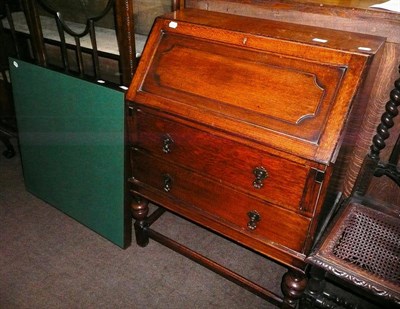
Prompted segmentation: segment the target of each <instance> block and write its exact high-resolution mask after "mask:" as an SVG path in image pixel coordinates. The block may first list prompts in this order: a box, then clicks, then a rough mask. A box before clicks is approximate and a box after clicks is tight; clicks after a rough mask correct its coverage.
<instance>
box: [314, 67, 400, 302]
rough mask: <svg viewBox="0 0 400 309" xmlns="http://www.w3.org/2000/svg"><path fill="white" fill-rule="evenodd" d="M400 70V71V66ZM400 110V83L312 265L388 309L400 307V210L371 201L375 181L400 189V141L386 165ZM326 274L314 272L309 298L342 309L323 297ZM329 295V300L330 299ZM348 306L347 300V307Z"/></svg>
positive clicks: (397, 206) (391, 94) (396, 83)
mask: <svg viewBox="0 0 400 309" xmlns="http://www.w3.org/2000/svg"><path fill="white" fill-rule="evenodd" d="M399 69H400V67H399ZM399 105H400V78H398V79H397V80H396V81H395V88H394V89H393V90H392V91H391V93H390V101H388V102H387V104H386V111H385V112H384V113H383V115H382V117H381V123H380V124H379V125H378V127H377V131H376V135H375V136H374V137H373V140H372V145H371V148H370V153H369V154H368V155H367V156H366V157H365V158H364V161H363V164H362V167H361V170H360V173H359V175H358V178H357V180H356V184H355V186H354V189H353V192H352V194H351V196H350V197H349V198H348V199H346V200H344V202H343V203H342V205H340V207H339V211H338V213H337V214H336V215H335V217H334V219H333V220H332V222H331V223H330V224H329V226H328V228H327V229H326V231H325V232H324V235H323V236H322V238H321V241H320V242H318V244H317V246H316V249H315V250H314V251H313V253H312V254H311V255H310V256H309V257H308V258H307V261H308V262H309V263H310V264H311V265H313V267H314V268H315V267H316V268H317V270H321V269H322V270H323V271H324V272H326V273H328V274H330V275H333V276H334V277H335V278H339V280H340V281H341V280H344V282H343V281H342V283H346V284H350V286H357V287H360V288H361V290H359V291H361V292H363V291H364V292H367V293H364V295H366V294H368V295H369V296H372V298H373V299H374V300H377V301H378V302H379V303H380V306H384V307H385V308H386V306H387V308H395V307H396V306H399V307H400V205H383V204H382V203H381V202H379V201H376V200H374V199H372V198H371V197H370V196H368V186H369V185H370V183H371V181H372V179H373V177H384V176H385V177H389V178H390V179H391V180H393V181H394V182H395V183H396V184H397V185H398V186H400V169H399V167H398V163H399V156H400V136H399V137H398V138H397V141H396V143H395V145H394V147H393V150H392V152H391V155H390V158H389V160H388V162H382V161H381V160H380V151H381V150H382V149H383V148H384V147H385V146H386V145H385V140H386V139H388V138H389V129H390V128H392V127H393V126H394V118H395V116H397V114H398V106H399ZM324 275H325V273H323V274H322V276H321V272H318V271H314V272H312V277H311V279H310V284H309V288H308V293H307V294H308V296H311V298H313V299H314V300H313V301H314V304H317V303H318V304H319V306H320V307H322V308H336V307H334V305H332V303H331V301H332V300H334V299H336V302H339V303H340V300H339V298H335V297H330V299H329V294H328V299H327V298H326V297H325V298H324V297H323V295H322V294H323V293H322V292H323V291H322V290H323V287H322V284H324ZM325 296H326V295H325ZM344 303H346V301H343V300H342V305H343V304H344Z"/></svg>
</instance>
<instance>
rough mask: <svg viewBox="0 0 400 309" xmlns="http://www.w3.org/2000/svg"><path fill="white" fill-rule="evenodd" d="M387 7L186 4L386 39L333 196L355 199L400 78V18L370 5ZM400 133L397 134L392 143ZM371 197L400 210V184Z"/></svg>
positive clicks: (310, 2)
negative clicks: (340, 194)
mask: <svg viewBox="0 0 400 309" xmlns="http://www.w3.org/2000/svg"><path fill="white" fill-rule="evenodd" d="M378 2H384V1H383V0H381V1H378V0H377V1H375V0H365V1H364V0H363V1H350V0H340V1H338V0H263V1H257V0H246V1H244V0H186V7H189V8H197V9H203V10H210V11H217V12H229V13H231V14H237V15H243V16H250V17H258V18H265V19H271V20H276V21H284V22H291V23H295V24H298V25H310V26H317V27H325V28H329V29H335V30H344V31H351V32H357V33H363V34H371V35H377V36H381V37H385V38H386V42H385V45H384V48H383V49H382V53H381V55H380V61H377V63H376V67H375V68H373V70H375V71H376V74H375V75H370V78H368V79H367V80H366V82H365V83H364V86H363V88H362V89H361V91H360V95H359V96H358V97H357V98H356V102H355V103H356V106H355V107H357V106H360V107H361V108H363V107H366V108H365V110H360V111H359V112H354V113H353V115H354V117H353V118H352V119H351V120H350V121H349V122H348V126H347V129H346V130H347V132H346V133H345V135H344V139H343V143H342V148H341V150H340V153H339V155H338V160H337V164H336V168H335V171H334V175H333V177H332V178H333V179H332V182H331V186H330V188H329V194H330V195H331V196H332V197H333V199H334V198H335V197H336V195H337V193H338V192H343V194H344V195H345V196H349V194H350V192H351V191H352V187H353V185H354V182H355V179H356V177H357V174H358V171H359V170H360V168H361V163H362V161H363V159H364V157H365V155H366V154H367V153H368V151H369V146H370V141H371V139H372V137H373V135H374V134H375V128H376V126H377V125H378V124H379V122H380V115H381V114H382V112H383V111H384V109H385V104H386V102H387V94H388V93H389V92H390V91H391V89H392V87H393V81H394V80H396V78H397V76H398V72H397V65H398V61H399V59H400V36H399V33H400V14H399V13H396V12H390V11H387V10H379V9H374V8H370V5H372V4H375V3H378ZM399 132H400V129H399V128H394V131H393V133H392V136H391V137H390V138H389V142H390V143H393V142H394V141H393V139H394V136H396V135H397V134H398V133H399ZM389 155H390V150H389V149H386V148H385V149H383V151H382V153H381V157H382V158H383V159H387V158H388V157H389ZM368 190H369V195H370V196H372V197H374V198H375V199H377V200H381V201H383V202H384V203H388V204H391V205H392V206H393V207H395V206H396V205H399V204H400V192H399V190H397V188H396V184H394V183H393V182H392V181H389V180H388V179H384V178H383V179H373V180H372V183H371V186H370V187H369V189H368Z"/></svg>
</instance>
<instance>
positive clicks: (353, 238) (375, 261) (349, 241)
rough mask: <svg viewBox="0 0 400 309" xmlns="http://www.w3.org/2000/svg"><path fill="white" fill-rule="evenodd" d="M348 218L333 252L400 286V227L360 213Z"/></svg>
mask: <svg viewBox="0 0 400 309" xmlns="http://www.w3.org/2000/svg"><path fill="white" fill-rule="evenodd" d="M347 220H348V221H347V222H346V223H347V224H346V228H345V229H344V230H343V233H342V235H341V236H340V237H339V238H338V240H337V242H336V244H335V245H334V247H333V254H334V255H335V256H336V257H338V258H339V259H341V260H344V261H347V262H349V263H352V264H354V265H356V266H358V267H360V268H362V269H364V270H366V271H368V272H370V273H372V274H374V275H375V276H378V277H380V278H382V279H385V280H388V281H390V282H392V283H394V284H396V285H400V240H399V239H400V238H399V235H400V226H398V225H396V224H390V223H387V222H385V221H383V220H380V219H378V218H375V217H373V216H370V215H368V214H365V213H360V212H356V213H353V214H352V215H351V216H350V217H349V218H347Z"/></svg>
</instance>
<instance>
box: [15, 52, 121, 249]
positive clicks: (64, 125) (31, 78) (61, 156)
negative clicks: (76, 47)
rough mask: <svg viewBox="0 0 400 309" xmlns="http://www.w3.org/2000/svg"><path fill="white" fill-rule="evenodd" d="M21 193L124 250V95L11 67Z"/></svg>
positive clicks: (35, 68)
mask: <svg viewBox="0 0 400 309" xmlns="http://www.w3.org/2000/svg"><path fill="white" fill-rule="evenodd" d="M10 68H11V78H12V85H13V92H14V97H15V107H16V115H17V121H18V129H19V141H20V148H21V156H22V165H23V173H24V180H25V185H26V188H27V190H28V191H30V192H31V193H33V194H34V195H36V196H37V197H39V198H40V199H43V200H44V201H46V202H47V203H49V204H51V205H52V206H54V207H56V208H58V209H59V210H61V211H63V212H64V213H66V214H67V215H69V216H71V217H73V218H74V219H76V220H77V221H79V222H81V223H83V224H84V225H86V226H87V227H89V228H91V229H93V230H94V231H96V232H97V233H99V234H101V235H102V236H104V237H105V238H107V239H109V240H111V241H112V242H114V243H115V244H117V245H118V246H121V247H125V246H126V245H127V244H126V239H125V228H126V227H125V225H124V94H123V93H122V92H120V91H117V90H113V89H110V88H106V87H104V86H101V85H97V84H94V83H90V82H87V81H84V80H81V79H78V78H75V77H71V76H68V75H65V74H62V73H59V72H55V71H52V70H49V69H46V68H43V67H39V66H36V65H32V64H29V63H25V62H23V61H20V60H13V59H11V60H10Z"/></svg>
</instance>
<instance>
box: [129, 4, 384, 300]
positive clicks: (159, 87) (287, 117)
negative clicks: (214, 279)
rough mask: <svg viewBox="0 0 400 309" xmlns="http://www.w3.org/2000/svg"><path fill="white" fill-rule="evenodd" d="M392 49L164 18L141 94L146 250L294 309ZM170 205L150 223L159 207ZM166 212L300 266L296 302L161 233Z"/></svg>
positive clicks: (290, 289)
mask: <svg viewBox="0 0 400 309" xmlns="http://www.w3.org/2000/svg"><path fill="white" fill-rule="evenodd" d="M383 43H384V39H382V38H379V37H372V36H368V35H360V34H354V33H349V32H342V31H332V30H327V29H323V28H316V27H308V26H303V27H299V26H298V25H294V24H288V23H280V22H274V21H267V20H262V19H253V18H247V17H240V16H233V15H228V14H221V13H215V12H207V11H202V10H193V9H186V10H181V11H177V12H175V13H173V14H170V15H167V16H165V17H162V18H159V19H158V20H157V21H156V23H155V25H154V27H153V30H152V33H151V35H150V37H149V40H148V45H147V46H146V49H145V51H144V53H143V56H142V59H141V62H140V64H139V67H138V70H137V72H136V74H135V76H134V78H133V81H132V83H131V85H130V88H129V90H128V92H127V96H126V97H127V100H128V108H129V116H128V123H129V142H130V146H131V150H130V160H131V172H132V177H131V178H130V179H129V184H130V190H131V193H132V197H133V201H132V204H131V208H132V214H133V217H134V218H135V220H136V222H135V231H136V240H137V243H138V244H139V245H141V246H146V245H147V243H148V240H149V237H150V238H152V239H155V240H157V241H159V242H161V243H163V244H165V245H167V246H169V247H171V248H173V249H174V250H177V251H178V252H180V253H183V254H185V255H187V256H189V257H190V258H192V259H194V260H196V261H198V262H200V263H201V264H203V265H205V266H207V267H209V268H211V269H213V270H214V271H217V272H218V273H221V274H223V275H224V276H226V277H228V278H230V279H232V280H233V281H234V282H236V283H239V284H240V285H243V286H245V287H246V288H248V289H249V290H251V291H253V292H255V293H256V294H258V295H261V296H262V297H265V298H266V299H268V300H269V301H271V302H272V303H274V304H276V305H279V306H282V307H291V306H294V305H295V303H296V300H297V299H298V298H299V297H300V295H301V293H302V292H303V290H304V288H305V286H306V276H305V274H304V271H305V268H306V263H305V258H306V255H307V254H308V253H309V251H310V248H311V245H312V243H313V239H314V234H315V231H316V228H317V224H318V217H319V213H320V211H321V207H322V204H323V202H324V197H325V194H326V189H327V186H328V184H329V181H330V177H331V174H332V171H333V165H334V162H335V159H336V155H337V151H338V149H339V147H340V140H341V133H342V130H343V126H344V124H345V122H346V120H347V118H348V115H349V112H350V110H351V102H352V100H353V98H354V96H355V95H356V92H357V89H358V88H359V85H360V84H361V83H362V80H363V78H364V77H365V75H366V73H367V72H368V68H369V66H370V65H371V61H372V58H373V56H374V55H375V54H377V53H379V51H380V48H381V47H382V45H383ZM149 201H151V202H153V203H155V204H157V205H160V206H162V207H161V208H159V210H158V211H156V212H155V213H153V214H152V215H150V216H148V212H149V208H148V202H149ZM164 209H168V210H171V211H173V212H175V213H177V214H179V215H182V216H184V217H186V218H187V219H189V220H192V221H194V222H196V223H198V224H200V225H201V226H204V227H206V228H209V229H211V230H212V231H215V232H217V233H220V234H222V235H224V236H226V237H228V238H229V239H231V240H233V241H236V242H238V243H240V244H242V245H244V246H247V247H249V248H251V249H253V250H255V251H257V252H259V253H261V254H263V255H265V256H266V257H269V258H271V259H272V260H274V261H276V262H279V263H282V264H283V265H286V266H287V267H288V268H289V271H288V273H287V274H286V275H285V276H284V278H283V281H282V290H283V293H284V299H282V298H281V297H280V296H278V295H275V294H274V293H271V292H270V291H267V290H265V289H264V288H262V287H260V286H258V285H256V284H254V283H252V282H249V281H248V280H247V279H245V278H243V277H241V276H239V275H238V274H236V273H233V272H232V271H230V270H228V269H226V268H224V267H223V266H221V265H218V264H216V263H215V262H213V261H210V260H208V259H207V258H205V257H204V256H200V255H199V254H197V253H195V252H193V251H191V250H190V249H188V248H186V247H183V246H182V245H180V244H177V243H176V242H174V241H173V240H171V239H169V238H167V237H165V236H163V235H161V234H159V233H157V232H156V231H155V230H153V229H151V228H150V225H151V224H152V223H153V222H154V221H155V220H156V218H157V217H158V216H160V215H161V214H162V212H163V210H164Z"/></svg>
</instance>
